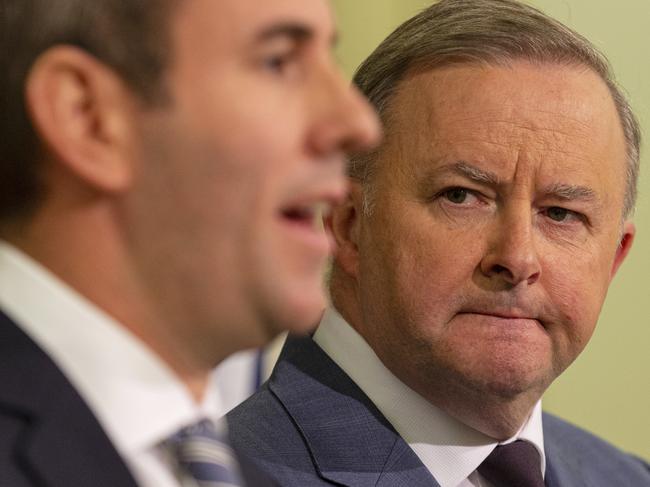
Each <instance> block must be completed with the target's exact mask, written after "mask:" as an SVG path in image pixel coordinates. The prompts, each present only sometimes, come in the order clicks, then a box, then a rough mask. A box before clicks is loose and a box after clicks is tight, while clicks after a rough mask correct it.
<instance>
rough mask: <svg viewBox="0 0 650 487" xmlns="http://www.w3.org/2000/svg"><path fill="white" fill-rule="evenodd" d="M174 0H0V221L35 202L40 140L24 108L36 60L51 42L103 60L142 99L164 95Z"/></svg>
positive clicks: (17, 216)
mask: <svg viewBox="0 0 650 487" xmlns="http://www.w3.org/2000/svg"><path fill="white" fill-rule="evenodd" d="M176 3H177V2H176V1H175V0H0V73H2V74H0V223H2V222H6V221H8V220H21V219H24V218H26V217H28V216H29V215H30V214H31V213H32V212H33V211H34V210H35V209H36V208H37V207H38V203H39V202H40V201H41V199H42V196H43V192H44V188H43V184H42V182H41V180H40V177H39V152H40V148H39V147H40V142H39V140H38V137H37V135H36V133H35V131H34V128H33V125H32V122H31V120H30V117H29V114H28V113H27V110H26V106H25V81H26V79H27V76H28V73H29V71H30V69H31V67H32V65H33V64H34V62H35V61H36V59H37V58H38V57H39V56H40V55H41V54H42V53H44V52H45V51H47V50H48V49H49V48H51V47H53V46H56V45H72V46H76V47H79V48H81V49H83V50H85V51H86V52H88V53H89V54H91V55H93V56H94V57H96V58H97V59H98V60H100V61H101V62H103V63H105V64H106V65H107V66H109V67H110V68H111V69H113V70H114V71H115V72H116V73H117V74H118V76H120V77H121V78H122V79H123V81H124V82H125V84H126V85H127V86H129V87H130V88H131V89H132V90H133V92H134V93H135V94H136V95H137V96H139V97H140V98H141V99H142V100H143V101H144V102H145V103H147V104H155V103H158V102H159V101H160V100H162V99H163V98H164V97H165V91H166V90H165V87H164V83H163V81H162V74H163V72H164V70H165V68H166V67H167V65H168V63H169V58H170V50H171V49H170V48H171V46H170V43H171V41H170V33H169V24H170V17H171V13H172V6H173V5H174V4H176Z"/></svg>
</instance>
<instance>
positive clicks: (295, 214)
mask: <svg viewBox="0 0 650 487" xmlns="http://www.w3.org/2000/svg"><path fill="white" fill-rule="evenodd" d="M330 208H331V205H329V204H328V203H325V202H318V203H313V204H306V205H295V206H291V207H288V208H285V209H284V210H282V212H281V213H282V218H283V219H284V220H285V221H286V222H288V223H290V224H293V225H298V226H301V227H305V228H310V229H313V230H318V231H320V230H321V229H322V228H323V226H322V218H323V217H324V216H326V215H327V214H328V213H329V211H330Z"/></svg>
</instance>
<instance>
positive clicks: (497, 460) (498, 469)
mask: <svg viewBox="0 0 650 487" xmlns="http://www.w3.org/2000/svg"><path fill="white" fill-rule="evenodd" d="M478 472H479V473H480V474H481V475H482V476H483V477H484V478H486V479H487V480H489V481H490V482H492V484H493V485H494V487H544V478H543V477H542V467H541V459H540V457H539V453H538V452H537V449H536V448H535V447H534V446H533V445H532V444H531V443H528V442H526V441H520V440H518V441H515V442H513V443H509V444H507V445H501V446H497V447H496V448H495V449H494V450H493V451H492V453H490V455H489V456H488V457H487V458H486V459H485V461H484V462H483V463H481V465H480V466H479V467H478Z"/></svg>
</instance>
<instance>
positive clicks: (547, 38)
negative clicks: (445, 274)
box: [348, 0, 641, 216]
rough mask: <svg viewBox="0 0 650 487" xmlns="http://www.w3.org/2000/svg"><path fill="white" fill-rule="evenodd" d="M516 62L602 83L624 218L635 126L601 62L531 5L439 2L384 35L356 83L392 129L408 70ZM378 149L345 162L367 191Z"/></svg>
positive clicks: (632, 192) (634, 170) (631, 200)
mask: <svg viewBox="0 0 650 487" xmlns="http://www.w3.org/2000/svg"><path fill="white" fill-rule="evenodd" d="M515 60H528V61H532V62H535V63H559V64H567V65H580V66H586V67H587V68H589V69H591V70H593V71H594V72H595V73H596V74H598V76H600V78H601V79H602V80H603V81H604V82H605V84H606V85H607V87H608V88H609V92H610V93H611V95H612V98H613V100H614V103H615V105H616V109H617V111H618V115H619V118H620V121H621V126H622V128H623V133H624V136H625V142H626V151H627V154H626V155H627V168H626V184H627V187H626V193H625V199H624V208H623V213H624V215H625V216H629V215H630V214H631V212H632V210H633V208H634V204H635V201H636V194H637V180H638V174H639V152H640V144H641V131H640V128H639V123H638V121H637V119H636V117H635V116H634V113H633V112H632V108H631V107H630V105H629V103H628V101H627V99H626V97H625V95H624V93H623V92H622V90H621V89H620V88H619V87H618V85H617V84H616V81H615V80H614V75H613V73H612V70H611V68H610V66H609V63H608V61H607V59H606V58H605V56H604V55H603V54H602V53H601V52H600V51H598V49H597V48H596V47H595V46H594V45H593V44H592V43H591V42H589V41H588V40H587V39H585V38H584V37H582V36H581V35H580V34H578V33H576V32H574V31H573V30H571V29H569V28H568V27H566V26H565V25H563V24H562V23H560V22H558V21H557V20H554V19H552V18H550V17H549V16H547V15H545V14H544V13H542V12H540V11H539V10H537V9H535V8H533V7H530V6H528V5H525V4H523V3H521V2H518V1H516V0H441V1H440V2H438V3H436V4H434V5H432V6H430V7H428V8H426V9H424V10H423V11H422V12H421V13H419V14H418V15H416V16H415V17H413V18H411V19H410V20H407V21H406V22H404V23H403V24H402V25H400V26H399V27H398V28H397V29H396V30H395V31H394V32H393V33H392V34H391V35H389V36H388V37H387V38H386V39H385V40H384V41H383V42H382V43H381V44H380V45H379V47H377V49H376V50H375V51H374V52H373V53H372V54H371V55H370V56H369V57H368V58H367V59H366V60H365V61H364V62H363V64H361V66H360V67H359V69H358V70H357V73H356V75H355V77H354V83H355V84H356V85H357V86H358V87H359V89H360V90H361V91H362V92H363V93H364V94H365V95H366V96H367V97H368V98H369V100H370V102H371V103H372V104H373V105H374V107H375V108H376V109H377V111H378V112H379V115H380V117H381V119H382V121H383V122H384V124H385V125H387V126H389V124H390V104H391V101H392V99H393V97H394V95H395V93H396V92H397V90H398V87H399V84H400V83H401V82H402V81H403V80H404V79H405V78H406V77H407V76H408V75H409V73H410V72H412V70H413V69H416V68H422V69H435V68H437V67H442V66H446V65H449V64H454V63H484V64H488V65H490V64H492V65H504V64H508V62H510V61H515ZM380 151H381V147H379V148H377V149H376V150H375V152H373V153H369V154H365V155H356V156H354V157H352V158H351V160H350V165H349V168H348V171H349V174H350V176H351V177H353V178H355V179H357V180H359V181H361V182H363V183H365V184H364V186H366V189H367V190H368V189H369V186H371V184H369V183H370V182H371V179H372V174H373V172H374V162H375V160H376V158H377V155H378V153H379V152H380ZM366 194H367V196H369V198H366V202H365V205H366V209H367V210H368V209H370V207H372V191H371V190H370V191H369V192H368V191H366ZM368 200H370V201H368Z"/></svg>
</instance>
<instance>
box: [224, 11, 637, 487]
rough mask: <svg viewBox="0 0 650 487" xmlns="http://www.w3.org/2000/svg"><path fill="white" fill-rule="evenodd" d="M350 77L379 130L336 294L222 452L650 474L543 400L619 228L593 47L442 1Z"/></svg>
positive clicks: (619, 114)
mask: <svg viewBox="0 0 650 487" xmlns="http://www.w3.org/2000/svg"><path fill="white" fill-rule="evenodd" d="M355 81H356V83H357V85H358V86H359V87H360V88H361V90H362V91H363V92H364V93H365V94H366V95H367V96H368V97H369V99H370V100H371V101H372V103H373V104H374V105H375V107H376V108H377V109H378V111H379V112H380V115H381V117H382V119H383V122H384V124H385V132H386V133H385V139H384V142H383V144H382V145H381V146H380V147H379V148H378V150H376V151H375V152H374V153H372V154H371V155H370V156H368V157H360V158H355V159H354V160H352V161H351V165H350V168H349V173H350V178H351V181H352V192H351V196H350V198H349V199H348V200H347V201H346V202H345V203H343V204H341V205H338V206H337V207H336V208H335V210H334V211H333V213H332V215H331V217H330V218H329V219H328V226H329V227H330V228H331V229H332V231H333V234H334V236H335V240H336V243H337V250H336V256H335V263H334V267H333V271H332V275H331V281H330V291H331V296H332V301H333V308H332V309H329V310H328V311H327V312H326V314H325V316H324V318H323V319H322V321H321V323H320V326H319V328H318V329H317V331H316V333H315V335H314V336H313V338H299V339H294V340H290V341H289V342H288V344H287V345H286V346H285V348H284V350H283V354H282V356H281V358H280V361H279V363H278V365H277V366H276V368H275V370H274V373H273V375H272V377H271V379H270V381H269V383H268V386H267V387H266V388H265V389H263V390H262V391H261V392H260V393H258V394H257V395H255V396H253V397H252V398H251V399H250V400H248V401H247V402H245V403H244V404H243V405H242V406H240V407H239V408H237V409H235V410H234V412H233V413H231V415H230V416H229V424H230V425H231V431H232V433H233V437H234V438H236V445H237V446H238V447H239V448H241V449H242V450H243V451H246V452H248V453H249V454H251V455H252V456H254V457H255V459H256V462H257V463H258V464H259V465H260V466H261V467H262V468H264V469H265V470H267V471H268V472H269V473H270V474H272V475H273V476H274V477H275V478H276V480H277V481H278V482H279V483H280V484H281V485H285V486H302V485H310V486H316V485H332V484H336V485H346V486H365V485H368V486H370V485H372V486H386V487H388V486H391V487H393V486H397V485H401V486H407V485H408V486H409V487H412V486H437V485H440V486H442V487H458V486H462V487H469V486H486V485H487V486H490V487H507V486H509V487H522V486H526V487H541V486H543V485H547V486H572V487H573V486H577V485H584V486H589V487H607V486H612V485H617V486H623V485H625V486H628V487H633V486H634V487H636V486H641V485H650V471H649V470H648V465H647V464H645V463H644V462H643V461H641V460H639V459H635V458H633V457H630V456H627V455H625V454H623V453H621V452H619V451H618V450H616V449H615V448H614V447H612V446H611V445H609V444H607V443H605V442H604V441H602V440H600V439H597V438H595V437H593V436H591V435H590V434H588V433H586V432H584V431H581V430H579V429H577V428H575V427H573V426H571V425H569V424H567V423H565V422H563V421H562V420H560V419H558V418H555V417H553V416H550V415H546V414H543V413H542V410H541V403H540V399H541V397H542V394H543V393H544V391H545V390H546V389H547V387H548V386H549V385H550V384H551V383H552V382H553V380H554V379H555V378H556V377H557V376H558V375H560V374H561V373H562V372H563V371H564V370H565V369H566V367H568V366H569V364H570V363H571V362H572V361H573V360H574V359H575V358H576V357H577V356H578V355H579V354H580V352H581V351H582V350H583V348H584V347H585V345H586V344H587V342H588V341H589V338H590V336H591V334H592V332H593V330H594V327H595V324H596V321H597V319H598V315H599V312H600V309H601V305H602V303H603V300H604V299H605V295H606V293H607V289H608V286H609V284H610V282H611V280H612V278H613V277H614V275H615V273H616V271H617V269H618V268H619V266H620V265H621V263H622V262H623V260H624V259H625V256H626V255H627V253H628V251H629V249H630V246H631V244H632V240H633V236H634V226H633V224H632V222H631V221H630V216H631V213H632V209H633V206H634V201H635V194H636V184H637V173H638V161H639V139H640V136H639V127H638V124H637V122H636V120H635V118H634V116H633V114H632V111H631V109H630V107H629V105H628V103H627V101H626V100H625V98H624V96H623V95H622V93H621V91H620V90H619V89H618V88H617V86H616V85H615V83H614V81H613V77H612V74H611V72H610V70H609V67H608V64H607V62H606V60H605V59H604V58H603V57H602V55H601V54H600V53H598V52H597V51H596V50H595V48H594V47H593V46H592V45H591V44H590V43H589V42H588V41H587V40H585V39H584V38H582V37H580V36H579V35H577V34H575V33H574V32H572V31H570V30H569V29H568V28H566V27H565V26H563V25H561V24H559V23H558V22H556V21H554V20H552V19H550V18H548V17H547V16H545V15H543V14H542V13H540V12H538V11H536V10H534V9H532V8H530V7H527V6H525V5H523V4H521V3H518V2H515V1H510V0H462V1H461V0H443V1H441V2H440V3H438V4H436V5H434V6H432V7H430V8H428V9H426V10H425V11H423V12H422V13H421V14H419V15H418V16H416V17H415V18H413V19H411V20H409V21H407V22H406V23H405V24H403V25H402V26H401V27H399V28H398V29H397V30H396V31H395V32H394V33H393V34H392V35H391V36H389V38H388V39H386V40H385V41H384V42H383V43H382V44H381V45H380V46H379V48H378V49H377V50H376V51H375V52H374V53H373V54H372V55H371V56H370V57H369V58H368V59H367V60H366V61H365V62H364V63H363V65H362V66H361V67H360V69H359V71H358V72H357V75H356V77H355Z"/></svg>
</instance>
